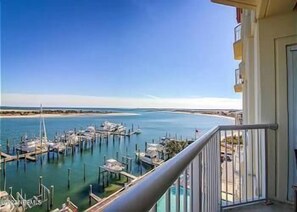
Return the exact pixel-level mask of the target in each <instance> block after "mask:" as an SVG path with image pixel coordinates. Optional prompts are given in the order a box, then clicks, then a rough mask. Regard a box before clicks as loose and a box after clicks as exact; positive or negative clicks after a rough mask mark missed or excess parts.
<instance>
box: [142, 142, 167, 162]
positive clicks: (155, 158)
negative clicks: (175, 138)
mask: <svg viewBox="0 0 297 212" xmlns="http://www.w3.org/2000/svg"><path fill="white" fill-rule="evenodd" d="M161 151H163V148H162V145H160V144H148V148H147V150H146V152H136V156H137V157H139V159H140V160H141V161H142V162H144V163H146V164H149V165H153V166H158V165H160V164H161V163H163V162H164V160H162V159H160V158H159V152H161Z"/></svg>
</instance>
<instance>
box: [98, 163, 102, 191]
mask: <svg viewBox="0 0 297 212" xmlns="http://www.w3.org/2000/svg"><path fill="white" fill-rule="evenodd" d="M100 175H101V168H100V166H99V171H98V185H99V186H100V180H101V179H100Z"/></svg>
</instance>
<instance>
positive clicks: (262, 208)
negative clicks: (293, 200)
mask: <svg viewBox="0 0 297 212" xmlns="http://www.w3.org/2000/svg"><path fill="white" fill-rule="evenodd" d="M224 211H234V212H236V211H240V212H241V211H242V212H245V211H253V212H278V211H281V212H293V211H294V206H293V205H289V204H282V203H276V202H274V203H273V204H272V205H265V203H258V204H254V205H248V206H242V207H238V208H232V209H225V210H224Z"/></svg>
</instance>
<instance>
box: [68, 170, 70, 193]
mask: <svg viewBox="0 0 297 212" xmlns="http://www.w3.org/2000/svg"><path fill="white" fill-rule="evenodd" d="M70 174H71V169H70V168H68V189H69V188H70Z"/></svg>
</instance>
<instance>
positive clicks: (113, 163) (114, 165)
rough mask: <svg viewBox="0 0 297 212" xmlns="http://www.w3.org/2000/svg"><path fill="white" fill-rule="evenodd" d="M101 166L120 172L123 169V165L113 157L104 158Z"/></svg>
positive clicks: (110, 170)
mask: <svg viewBox="0 0 297 212" xmlns="http://www.w3.org/2000/svg"><path fill="white" fill-rule="evenodd" d="M103 168H104V169H105V170H107V171H109V172H114V173H120V172H121V171H123V170H124V169H125V166H124V165H123V164H122V163H120V162H118V161H117V160H115V159H108V160H106V162H105V164H104V165H103Z"/></svg>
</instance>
